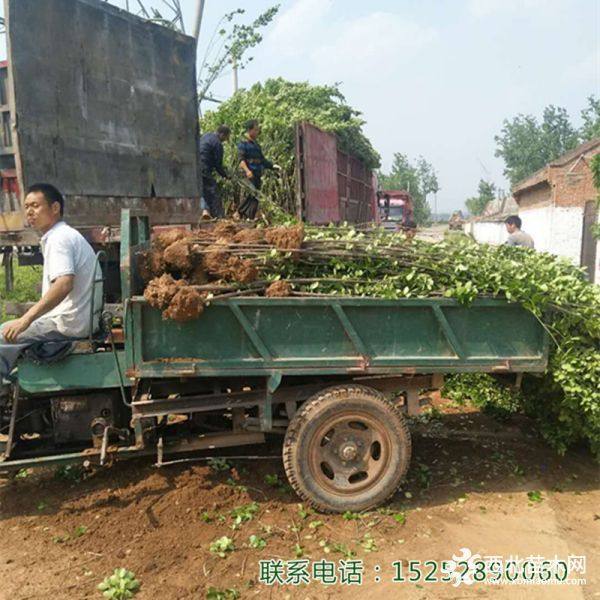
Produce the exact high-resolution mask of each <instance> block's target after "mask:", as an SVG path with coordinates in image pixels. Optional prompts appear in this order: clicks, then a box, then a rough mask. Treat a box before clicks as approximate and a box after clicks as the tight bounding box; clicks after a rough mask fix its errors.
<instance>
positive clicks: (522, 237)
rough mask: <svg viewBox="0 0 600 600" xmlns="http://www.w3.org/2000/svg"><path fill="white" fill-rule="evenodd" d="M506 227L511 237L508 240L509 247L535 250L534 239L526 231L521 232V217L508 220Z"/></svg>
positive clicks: (513, 216) (508, 218) (505, 222)
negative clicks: (523, 247)
mask: <svg viewBox="0 0 600 600" xmlns="http://www.w3.org/2000/svg"><path fill="white" fill-rule="evenodd" d="M504 224H505V225H506V231H508V233H509V236H508V239H507V240H506V245H507V246H525V247H526V248H533V238H532V237H531V236H530V235H529V234H528V233H525V232H524V231H521V225H522V222H521V217H517V216H516V215H512V216H510V217H507V218H506V221H504Z"/></svg>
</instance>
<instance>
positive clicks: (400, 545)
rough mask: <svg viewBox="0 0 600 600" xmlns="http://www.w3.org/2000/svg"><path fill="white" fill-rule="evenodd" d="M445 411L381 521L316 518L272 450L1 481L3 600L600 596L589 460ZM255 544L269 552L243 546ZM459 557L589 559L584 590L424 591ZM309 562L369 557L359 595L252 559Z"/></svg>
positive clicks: (595, 492) (419, 443) (425, 428)
mask: <svg viewBox="0 0 600 600" xmlns="http://www.w3.org/2000/svg"><path fill="white" fill-rule="evenodd" d="M440 405H441V407H442V412H443V414H441V415H440V414H437V413H435V414H434V416H433V418H429V419H427V418H425V419H422V420H421V422H419V423H417V424H416V425H415V427H414V428H413V429H414V435H413V438H414V452H413V461H412V467H411V470H410V474H409V479H408V481H407V483H406V485H405V486H404V487H403V488H402V490H400V491H399V492H398V493H397V494H396V496H395V497H394V498H393V499H392V500H391V502H389V503H388V505H387V506H386V507H385V508H384V509H383V510H379V511H372V512H370V513H368V514H360V515H357V514H346V515H344V516H342V515H320V514H314V513H311V511H309V510H307V507H306V506H299V500H298V498H297V497H296V496H295V494H294V493H293V492H291V490H290V489H289V487H288V486H287V485H286V483H285V476H284V473H283V470H282V464H281V459H280V458H279V457H278V454H279V445H278V443H277V441H274V442H273V443H271V444H270V445H269V446H268V447H266V448H263V447H260V448H253V449H244V450H243V453H244V454H245V455H246V454H247V453H248V454H249V453H255V454H260V455H265V454H272V455H273V456H274V457H275V458H271V459H264V460H258V459H255V460H236V461H232V462H233V465H234V466H233V467H232V468H231V469H227V465H223V464H220V463H217V464H216V465H214V466H213V467H210V466H208V465H207V464H206V463H199V462H195V463H186V464H180V465H174V466H170V467H164V468H162V469H160V470H158V469H156V468H155V467H153V466H152V464H151V461H149V460H148V461H143V460H136V461H132V462H129V463H127V462H123V463H120V464H116V465H113V466H111V467H109V468H104V469H101V470H97V471H95V472H92V473H84V474H83V476H82V477H81V478H79V477H78V473H77V471H75V472H73V471H72V470H71V471H65V470H64V469H62V470H60V471H59V474H58V475H57V474H56V472H55V471H54V470H45V471H39V472H35V473H31V474H28V475H27V476H26V477H19V478H17V479H11V480H8V479H5V480H0V582H1V585H0V599H2V600H25V599H30V598H43V599H53V600H59V599H69V600H72V599H80V598H81V599H83V598H101V593H100V592H99V591H98V590H97V587H96V586H97V585H98V583H99V582H100V581H102V579H103V578H104V577H106V576H107V575H109V574H110V573H112V571H113V570H114V569H115V568H117V567H126V568H127V569H130V570H132V571H133V572H134V573H135V575H136V576H137V578H138V579H139V581H140V582H141V588H140V591H139V592H138V594H137V595H136V596H135V598H136V600H138V599H139V600H149V599H152V600H154V599H161V600H175V599H176V600H184V599H190V600H191V599H195V600H196V599H199V598H205V597H206V595H207V593H208V591H209V589H210V588H214V590H213V596H212V598H214V599H215V600H221V599H223V600H227V599H228V598H235V597H241V598H254V597H260V598H276V599H278V598H290V599H308V598H311V599H320V598H348V599H358V598H360V599H361V600H363V599H370V598H373V599H375V598H377V599H380V598H388V599H391V598H400V597H402V598H415V599H417V598H418V599H434V598H435V599H437V598H487V597H490V598H511V599H514V598H528V599H529V598H544V599H546V598H561V599H563V598H565V599H569V598H583V599H588V598H589V599H592V598H600V470H599V467H598V464H597V463H595V462H594V461H593V460H592V458H591V457H590V456H589V454H587V453H586V451H585V450H583V449H582V450H580V451H575V452H572V453H570V454H569V455H568V456H566V457H564V458H560V457H557V456H556V455H555V454H554V453H553V452H552V451H551V450H550V449H549V448H548V447H547V446H545V445H544V444H543V443H542V442H541V441H539V440H538V439H537V438H536V437H535V435H534V434H533V432H532V430H531V427H530V424H529V423H528V422H527V421H526V420H524V419H518V420H516V421H513V422H512V423H508V424H498V423H496V422H495V421H493V420H491V419H490V418H488V417H487V416H486V415H482V414H480V413H478V412H475V411H469V410H464V409H461V410H459V409H456V408H455V407H452V406H449V405H448V404H446V403H444V402H442V403H440ZM236 453H237V454H241V453H242V452H240V450H239V449H238V450H237V451H236ZM218 467H222V468H224V469H225V470H218ZM275 476H277V477H275ZM254 503H256V504H254ZM236 517H237V520H238V521H239V524H238V525H237V526H236ZM233 526H235V528H232V527H233ZM251 535H255V536H257V538H260V540H264V542H265V544H266V545H265V546H264V548H262V549H260V548H252V547H250V541H249V538H250V536H251ZM223 536H226V537H228V538H230V539H231V540H232V543H233V550H232V551H226V552H225V558H220V557H219V556H217V555H216V554H214V553H212V552H211V551H210V545H211V543H212V542H214V541H215V540H217V539H219V538H221V537H223ZM255 543H257V544H258V545H262V542H260V541H256V538H255ZM461 548H467V549H469V550H470V551H471V552H472V553H473V554H479V555H481V556H490V555H495V556H501V557H503V559H504V560H507V559H508V558H509V557H511V556H512V557H517V556H518V557H521V558H526V557H530V556H542V557H545V558H550V559H553V558H554V557H555V556H557V557H559V558H562V559H565V560H567V558H568V557H581V556H585V557H586V564H585V573H584V574H581V575H580V577H581V578H584V579H585V580H586V581H585V584H582V583H578V584H573V585H553V586H541V585H537V586H532V585H524V584H521V585H508V584H504V585H500V586H492V585H487V584H483V583H479V584H478V583H474V584H473V585H467V584H465V583H462V584H461V585H459V586H458V587H453V585H452V583H451V582H447V583H429V582H426V581H424V577H425V575H427V574H428V573H429V571H430V570H431V568H433V567H427V568H425V567H423V563H424V562H425V561H442V560H449V559H451V558H452V555H460V554H461V551H460V549H461ZM300 555H301V557H302V558H307V559H309V560H310V561H311V563H312V561H317V560H320V559H322V558H325V559H326V560H328V561H335V566H336V567H337V566H339V562H338V561H340V560H363V561H364V571H363V577H362V585H347V584H342V583H340V582H339V580H338V581H337V583H335V584H332V585H324V584H323V583H321V582H320V581H310V583H309V584H308V585H306V584H301V585H299V586H293V585H274V586H267V585H265V584H264V583H261V582H260V581H259V566H258V561H259V560H268V559H275V560H282V561H289V560H292V559H295V558H296V556H300ZM411 560H413V561H414V560H419V561H421V564H420V566H415V564H416V563H413V570H414V569H416V570H417V571H419V570H420V571H421V574H422V578H421V580H420V581H414V582H409V581H405V582H404V583H401V582H394V581H393V578H394V575H395V572H396V571H395V568H394V567H393V566H392V563H393V562H394V561H402V569H403V575H404V576H405V578H408V573H409V571H408V569H409V566H410V565H409V561H411ZM311 566H312V565H311ZM413 572H414V571H413ZM336 573H339V572H337V571H336ZM437 576H438V577H440V576H441V574H440V573H439V572H438V573H437ZM414 577H416V575H414ZM234 590H235V591H234ZM217 592H220V594H221V595H219V594H218V593H217Z"/></svg>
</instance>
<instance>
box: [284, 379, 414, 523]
mask: <svg viewBox="0 0 600 600" xmlns="http://www.w3.org/2000/svg"><path fill="white" fill-rule="evenodd" d="M410 453H411V441H410V433H409V431H408V427H407V425H406V421H405V420H404V416H403V414H402V412H401V411H400V409H399V408H398V407H397V406H396V405H394V404H393V403H392V402H390V401H389V400H387V399H386V398H385V396H383V394H381V393H380V392H378V391H377V390H374V389H372V388H369V387H366V386H362V385H341V386H335V387H330V388H327V389H325V390H323V391H321V392H319V393H318V394H315V395H314V396H312V397H311V398H309V399H308V400H307V401H306V402H305V403H304V404H303V405H302V406H301V407H300V409H299V410H298V411H297V412H296V414H295V415H294V418H293V419H292V421H291V422H290V424H289V426H288V429H287V432H286V435H285V440H284V444H283V464H284V467H285V471H286V474H287V476H288V479H289V481H290V484H291V486H292V487H293V488H294V490H295V491H296V493H297V494H298V495H299V496H300V497H301V498H302V499H303V500H304V501H306V502H308V503H309V504H310V505H312V506H313V507H314V508H316V509H317V510H320V511H322V512H344V511H354V512H357V511H362V510H367V509H369V508H372V507H374V506H377V505H379V504H381V503H383V502H384V501H385V500H387V498H389V497H390V496H391V495H392V494H393V493H394V492H395V491H396V490H397V489H398V486H399V485H400V483H401V482H402V480H403V479H404V476H405V475H406V471H407V470H408V466H409V463H410Z"/></svg>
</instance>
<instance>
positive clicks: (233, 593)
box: [206, 586, 240, 600]
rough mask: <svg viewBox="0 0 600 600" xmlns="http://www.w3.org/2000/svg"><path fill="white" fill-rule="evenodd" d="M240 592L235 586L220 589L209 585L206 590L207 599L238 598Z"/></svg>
mask: <svg viewBox="0 0 600 600" xmlns="http://www.w3.org/2000/svg"><path fill="white" fill-rule="evenodd" d="M239 597H240V593H239V592H238V591H237V590H236V589H234V588H227V589H226V590H218V589H217V588H216V587H212V586H211V587H209V588H208V591H207V592H206V600H237V599H238V598H239Z"/></svg>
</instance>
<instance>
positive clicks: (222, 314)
mask: <svg viewBox="0 0 600 600" xmlns="http://www.w3.org/2000/svg"><path fill="white" fill-rule="evenodd" d="M127 320H128V321H127V328H126V329H127V332H128V333H127V338H126V342H127V350H128V351H127V353H126V354H127V374H128V376H130V377H186V376H187V377H190V376H218V375H234V376H237V375H248V376H251V375H265V374H270V373H272V372H274V371H279V372H281V373H282V374H284V375H285V374H288V375H294V374H297V375H300V374H302V375H305V374H313V375H318V374H322V375H325V374H354V373H357V374H360V373H365V374H390V373H395V374H402V373H434V372H448V373H449V372H460V371H478V372H524V371H530V372H534V371H543V370H544V369H545V368H546V364H547V360H548V338H547V334H546V332H545V330H544V328H543V327H542V325H541V324H540V323H539V321H538V320H537V319H536V317H535V316H534V315H533V314H532V313H530V312H529V311H527V310H525V309H524V308H523V307H522V306H520V305H519V304H515V303H509V302H507V301H506V300H502V299H487V298H482V299H478V300H476V301H475V302H473V303H472V304H471V305H470V306H463V305H461V304H459V303H458V302H456V301H454V300H452V299H445V298H444V299H442V298H424V299H402V300H392V301H390V300H380V299H375V298H277V299H276V298H230V299H226V300H223V301H216V302H214V303H212V304H211V305H210V306H209V307H208V308H207V309H206V310H205V311H204V313H203V314H202V315H201V316H200V318H199V319H197V320H195V321H191V322H187V323H177V322H174V321H169V320H163V319H162V316H161V313H160V311H158V310H156V309H154V308H151V307H150V306H149V305H148V304H147V303H146V301H145V300H144V298H143V297H139V296H135V297H133V298H132V299H131V301H130V303H129V307H128V311H127Z"/></svg>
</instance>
